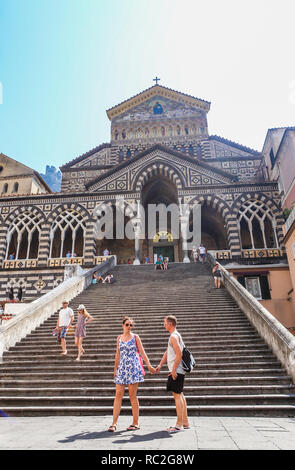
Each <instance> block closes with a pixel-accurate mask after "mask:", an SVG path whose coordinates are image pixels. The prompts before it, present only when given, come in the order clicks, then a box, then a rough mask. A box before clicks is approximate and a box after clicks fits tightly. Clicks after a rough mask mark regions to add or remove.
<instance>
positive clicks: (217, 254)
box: [208, 250, 232, 259]
mask: <svg viewBox="0 0 295 470" xmlns="http://www.w3.org/2000/svg"><path fill="white" fill-rule="evenodd" d="M208 253H210V254H211V255H212V256H214V258H216V259H231V257H232V256H231V251H230V250H208Z"/></svg>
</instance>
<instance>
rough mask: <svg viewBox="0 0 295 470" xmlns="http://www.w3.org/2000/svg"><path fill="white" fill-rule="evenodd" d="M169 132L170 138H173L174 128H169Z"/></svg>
mask: <svg viewBox="0 0 295 470" xmlns="http://www.w3.org/2000/svg"><path fill="white" fill-rule="evenodd" d="M168 132H169V135H170V137H172V136H173V129H172V126H169V131H168Z"/></svg>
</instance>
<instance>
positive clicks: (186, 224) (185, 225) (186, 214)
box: [179, 199, 190, 263]
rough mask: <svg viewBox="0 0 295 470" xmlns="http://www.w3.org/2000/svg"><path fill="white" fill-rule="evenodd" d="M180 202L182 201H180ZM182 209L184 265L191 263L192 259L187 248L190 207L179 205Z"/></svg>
mask: <svg viewBox="0 0 295 470" xmlns="http://www.w3.org/2000/svg"><path fill="white" fill-rule="evenodd" d="M179 202H180V199H179ZM179 208H180V215H179V219H180V231H181V237H182V250H183V261H182V262H183V263H190V259H189V257H188V247H187V235H188V228H189V212H190V211H189V206H188V205H185V207H183V205H182V204H181V202H180V203H179Z"/></svg>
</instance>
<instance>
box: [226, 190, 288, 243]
mask: <svg viewBox="0 0 295 470" xmlns="http://www.w3.org/2000/svg"><path fill="white" fill-rule="evenodd" d="M249 200H252V201H261V202H263V203H264V204H265V206H266V207H267V208H268V209H269V210H270V211H271V214H272V215H273V217H274V218H275V221H276V235H277V240H278V244H279V246H280V248H281V247H282V243H283V239H284V232H283V225H284V223H285V219H284V217H283V214H282V210H281V208H280V207H279V206H278V205H277V204H276V203H275V201H274V200H272V199H270V198H269V197H268V196H266V195H265V194H263V193H254V194H250V193H247V194H243V195H242V196H240V197H239V198H238V199H237V200H236V201H235V204H234V206H233V208H232V210H233V213H234V214H235V216H236V219H238V218H239V210H240V208H241V207H242V206H243V205H244V203H245V202H246V201H249Z"/></svg>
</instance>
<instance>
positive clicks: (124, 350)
mask: <svg viewBox="0 0 295 470" xmlns="http://www.w3.org/2000/svg"><path fill="white" fill-rule="evenodd" d="M133 325H134V322H133V321H132V319H131V318H130V317H127V316H126V317H124V318H123V323H122V326H123V334H122V335H120V336H118V338H117V351H116V357H115V368H114V382H115V384H116V396H115V400H114V410H113V424H112V425H111V426H110V427H109V429H108V430H109V431H110V432H114V431H116V429H117V422H118V418H119V414H120V411H121V406H122V399H123V396H124V392H125V386H126V385H128V391H129V398H130V402H131V407H132V416H133V421H132V424H131V425H130V426H129V427H128V428H127V430H128V431H132V430H136V429H139V425H138V416H139V404H138V398H137V388H138V384H139V383H140V382H143V381H144V375H145V371H144V368H143V363H142V359H141V356H142V358H143V360H144V362H145V363H146V365H147V367H148V369H149V371H150V372H151V373H152V374H154V373H155V372H156V369H154V368H153V367H152V366H151V364H150V361H149V359H148V357H147V355H146V353H145V351H144V349H143V346H142V343H141V340H140V337H139V336H137V335H134V334H132V333H131V329H132V328H133Z"/></svg>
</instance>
